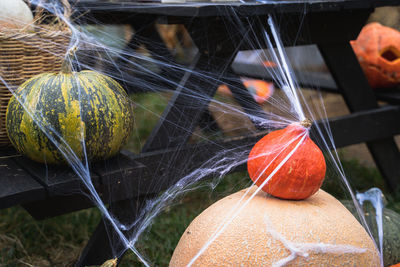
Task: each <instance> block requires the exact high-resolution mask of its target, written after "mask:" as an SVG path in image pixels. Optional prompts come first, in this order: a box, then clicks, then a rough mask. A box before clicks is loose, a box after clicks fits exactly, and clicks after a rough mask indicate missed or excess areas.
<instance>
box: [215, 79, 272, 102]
mask: <svg viewBox="0 0 400 267" xmlns="http://www.w3.org/2000/svg"><path fill="white" fill-rule="evenodd" d="M242 82H243V85H244V86H245V87H246V89H247V90H249V92H250V94H251V95H252V96H253V98H254V100H255V101H256V102H257V103H258V104H264V103H265V102H266V101H267V100H268V98H270V97H271V96H272V94H273V93H274V88H275V87H274V84H273V83H271V82H266V81H263V80H254V79H242ZM218 92H219V93H221V94H223V95H226V96H232V92H231V91H230V89H229V87H228V86H227V85H226V84H221V85H220V86H219V87H218Z"/></svg>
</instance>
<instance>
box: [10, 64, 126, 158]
mask: <svg viewBox="0 0 400 267" xmlns="http://www.w3.org/2000/svg"><path fill="white" fill-rule="evenodd" d="M132 127H133V104H132V103H131V101H130V100H129V98H128V95H127V94H126V92H125V91H124V89H123V88H122V87H121V86H120V85H119V84H118V83H117V82H116V81H115V80H113V79H112V78H110V77H108V76H106V75H103V74H100V73H98V72H95V71H87V70H86V71H81V72H71V71H62V72H60V73H58V74H54V73H44V74H40V75H37V76H35V77H33V78H31V79H29V80H27V81H26V82H25V83H24V84H22V85H21V86H20V87H19V88H18V89H17V91H16V92H15V96H13V97H12V98H11V100H10V102H9V104H8V108H7V113H6V129H7V133H8V136H9V138H10V140H11V143H12V144H13V145H14V147H15V148H16V149H17V150H18V151H19V152H20V153H21V154H23V155H26V156H27V157H29V158H30V159H32V160H35V161H38V162H43V163H51V164H58V163H63V162H66V160H65V156H63V154H62V153H60V151H64V152H67V154H66V157H67V158H69V157H70V156H74V154H75V155H76V156H77V157H78V158H79V159H83V158H84V156H85V155H87V157H88V159H89V160H98V159H105V158H108V157H111V156H113V155H115V154H116V153H117V152H118V151H119V150H120V149H121V147H122V146H123V145H124V144H125V142H126V141H127V139H128V137H129V135H130V133H131V130H132ZM45 133H46V134H45ZM55 144H58V145H57V146H58V147H59V148H61V149H58V148H57V146H56V145H55ZM71 152H72V153H71ZM67 161H68V160H67Z"/></svg>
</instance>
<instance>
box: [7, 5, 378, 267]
mask: <svg viewBox="0 0 400 267" xmlns="http://www.w3.org/2000/svg"><path fill="white" fill-rule="evenodd" d="M33 4H34V5H37V6H40V7H42V8H43V9H44V10H46V12H49V13H52V14H54V15H56V17H58V18H59V20H60V21H61V23H62V24H63V25H66V27H67V28H68V29H69V33H68V34H69V35H70V43H69V44H66V46H68V49H67V50H68V51H67V53H66V55H62V56H63V57H65V61H66V62H69V67H70V68H71V70H72V73H71V74H70V75H71V77H72V78H73V79H78V78H77V77H76V72H78V71H80V70H83V69H89V70H93V71H96V72H99V73H102V74H104V75H106V76H108V77H112V78H115V79H116V80H118V82H119V83H120V84H122V85H123V86H124V87H126V88H125V89H127V90H128V89H129V88H140V89H141V90H142V91H145V92H146V93H147V95H152V96H153V97H154V99H153V100H152V101H150V102H149V103H143V102H141V101H136V100H135V99H137V94H135V92H133V91H130V93H131V95H130V97H131V98H130V99H131V100H130V101H132V102H133V104H134V105H135V107H136V111H138V110H141V111H143V113H141V114H145V115H143V116H148V117H146V118H140V117H136V123H135V125H134V130H133V133H132V138H131V139H130V143H129V144H128V147H140V146H137V145H136V143H140V144H144V143H145V142H146V140H147V138H148V136H149V132H148V130H147V132H146V131H145V130H143V125H146V124H149V123H150V122H149V121H150V118H156V119H159V118H161V116H162V115H161V112H160V111H159V110H158V108H157V105H155V103H154V102H155V101H159V102H160V104H159V105H164V106H165V105H166V103H168V101H169V100H170V99H171V98H173V94H174V92H175V90H180V92H182V94H183V95H185V96H186V97H187V98H188V99H189V100H190V101H188V105H191V108H197V107H198V106H197V105H198V103H200V102H203V101H210V103H209V109H210V110H213V114H212V115H213V117H215V119H216V121H217V122H219V123H221V121H222V123H225V124H229V122H230V121H229V118H236V123H231V125H230V127H228V128H225V129H223V131H221V130H220V131H214V132H213V131H208V132H207V131H206V129H205V128H206V127H198V128H197V129H195V131H194V132H193V133H192V132H191V130H190V129H183V130H185V131H186V132H187V134H188V135H190V136H191V140H189V142H190V143H191V146H192V147H198V148H201V146H202V144H204V143H207V144H211V145H213V146H215V147H218V148H220V149H219V150H218V151H219V152H217V153H214V154H210V155H209V157H208V158H207V159H206V160H204V161H202V162H200V163H198V164H197V165H196V168H192V167H191V166H190V164H189V163H190V160H191V158H190V157H189V158H187V159H180V157H181V155H180V153H181V152H180V151H181V150H182V149H186V148H187V145H186V144H181V145H178V146H177V147H174V148H171V147H169V148H168V149H167V150H166V151H165V154H163V155H162V156H161V157H160V159H161V160H160V162H154V163H152V164H153V165H152V166H150V167H151V168H152V169H153V170H152V171H154V173H155V174H156V175H159V177H157V178H158V179H153V180H151V181H150V182H149V183H151V184H149V188H148V190H149V191H148V193H151V195H152V197H151V198H148V199H147V200H145V201H143V203H142V204H141V205H140V209H136V208H133V207H137V205H136V202H138V201H139V197H135V198H133V199H132V200H130V202H131V204H132V205H131V207H132V210H130V209H129V208H128V209H126V210H124V211H123V213H122V212H117V211H115V210H113V209H112V207H113V204H114V203H115V200H116V199H117V198H118V197H117V196H114V195H113V192H116V191H117V190H122V191H124V193H127V194H128V195H131V194H130V193H131V192H136V189H137V188H136V186H135V185H124V186H123V187H122V188H121V186H120V185H118V184H110V185H107V188H106V190H107V191H109V192H110V194H109V196H107V197H104V196H103V195H102V193H103V192H99V191H97V188H96V187H95V185H94V183H93V180H92V178H93V177H92V176H91V173H92V172H91V171H93V170H92V169H91V168H92V167H91V166H93V165H92V164H91V162H90V159H89V158H88V157H87V153H86V152H87V148H86V140H85V138H86V137H87V136H86V133H85V129H84V128H80V129H77V131H78V130H79V131H80V135H79V136H80V138H81V139H80V144H81V146H82V149H81V150H82V151H84V153H83V157H80V156H79V155H77V154H76V153H75V151H74V150H73V149H72V148H71V144H69V143H68V142H67V141H66V138H65V137H64V136H62V134H61V132H59V131H58V130H57V129H56V128H55V127H53V125H51V124H49V123H48V120H47V119H46V117H45V114H43V113H41V112H40V111H38V110H36V109H35V108H36V107H35V106H34V105H31V104H29V102H28V101H27V99H25V98H24V97H23V94H16V93H15V88H13V87H12V86H10V91H11V92H12V93H13V94H14V96H15V97H16V98H17V101H18V102H19V103H20V104H21V105H23V107H24V109H25V110H26V112H27V113H28V114H29V116H30V117H31V118H32V119H33V120H34V121H35V123H36V125H37V126H38V127H39V128H40V130H41V131H42V132H44V133H45V134H46V136H47V137H48V138H49V139H50V141H51V142H52V143H53V144H54V145H55V146H56V147H57V149H58V150H59V151H60V152H61V153H62V155H63V156H64V158H65V159H66V161H67V162H68V164H69V165H70V167H71V169H72V170H73V171H74V172H75V173H76V175H77V176H78V177H79V178H80V179H81V180H82V183H83V184H84V186H85V190H82V191H84V192H86V191H87V192H89V195H88V197H90V199H91V200H92V201H93V203H94V204H95V205H96V207H97V208H98V209H99V210H100V211H101V213H102V214H103V217H104V220H105V221H106V225H107V226H109V228H108V229H109V230H110V232H109V235H110V243H111V246H112V247H113V248H114V250H115V251H114V256H116V257H120V256H122V255H123V254H124V253H125V252H126V251H127V250H131V251H132V252H133V253H134V254H135V255H136V256H137V257H138V259H139V260H140V262H142V263H143V265H145V266H151V265H153V264H156V263H153V260H154V259H151V258H150V259H149V258H148V257H147V256H146V255H144V252H143V251H141V250H140V249H139V248H138V246H137V244H138V241H140V240H141V239H143V238H145V237H146V235H147V234H148V231H149V229H150V228H151V225H152V223H153V222H154V220H155V218H156V217H157V216H158V215H160V214H161V213H163V212H164V211H165V210H166V209H171V208H172V209H173V206H174V204H177V203H179V201H180V200H181V199H182V198H183V197H185V196H190V194H191V193H192V192H193V191H194V190H196V189H199V188H201V187H208V188H209V191H210V194H212V191H213V189H215V188H216V187H217V186H218V184H219V183H220V182H221V181H223V180H224V179H225V178H227V179H229V175H228V174H229V173H230V172H233V171H235V170H236V169H237V168H239V167H242V166H244V165H245V164H246V162H247V158H248V155H249V151H250V149H251V146H249V145H240V146H237V147H233V148H232V147H224V144H223V143H221V140H223V139H226V138H228V137H232V136H233V137H237V135H238V134H237V133H246V134H257V133H258V130H256V128H257V126H262V127H263V128H265V129H269V130H275V129H280V128H283V127H285V126H287V125H290V124H292V123H299V122H300V121H303V120H305V119H307V118H309V119H312V120H316V119H317V118H319V119H322V121H323V122H326V118H327V115H326V111H325V107H324V103H323V101H322V97H321V96H320V95H318V97H317V100H316V103H314V105H313V106H312V105H311V104H310V103H308V101H307V97H306V96H305V95H304V94H303V92H302V90H300V89H299V85H298V83H297V80H296V77H295V76H294V74H293V73H294V72H293V70H292V68H291V65H290V61H289V60H288V57H287V55H286V52H285V49H284V47H283V44H282V41H281V37H280V32H279V24H277V23H276V22H275V21H274V19H273V17H272V16H268V18H266V21H265V22H266V23H264V24H263V25H266V26H265V27H266V28H265V29H263V34H262V37H261V38H260V37H258V36H259V35H258V34H256V33H255V32H254V31H255V30H254V29H252V28H250V29H248V28H246V26H247V25H248V24H243V22H242V21H241V19H240V15H239V14H236V13H235V11H234V9H232V8H229V7H226V8H225V7H221V12H222V13H224V14H225V15H226V16H224V17H223V18H221V20H222V22H223V23H226V25H227V26H226V27H230V25H232V24H234V25H235V26H237V29H239V30H238V31H237V32H238V33H240V34H242V35H243V36H241V37H243V38H242V39H243V42H244V43H248V44H250V46H252V47H253V48H254V49H263V48H267V49H268V53H264V52H265V51H264V50H261V51H262V52H261V53H257V54H255V55H256V56H257V57H260V61H262V60H265V59H268V60H269V61H273V62H274V64H275V65H276V67H275V68H269V67H267V66H266V70H267V71H269V72H271V75H272V77H273V79H274V83H275V84H276V86H277V87H278V88H280V89H279V92H276V94H275V93H274V94H273V95H272V96H270V97H269V98H268V99H267V100H266V102H265V103H264V104H263V106H262V108H263V109H264V110H265V113H264V114H256V115H255V114H247V113H246V112H245V111H244V109H243V108H242V107H240V106H239V105H238V104H237V103H235V102H234V101H233V100H232V97H231V96H230V95H229V93H228V94H225V95H224V94H222V93H220V92H217V95H216V97H214V98H212V99H209V96H208V95H207V94H206V93H205V90H204V91H202V90H197V87H198V86H199V84H198V83H201V84H202V86H206V87H207V86H208V87H210V88H211V87H215V86H217V85H223V84H225V85H227V86H228V87H229V88H231V89H240V88H236V84H235V83H234V82H230V81H232V79H231V77H230V76H228V75H227V74H224V73H223V72H221V73H220V74H216V73H213V71H207V69H206V70H202V71H199V70H197V69H196V68H194V65H195V63H193V62H196V60H197V59H198V54H197V53H199V52H198V51H197V50H196V47H195V45H194V44H193V41H192V40H191V39H190V37H188V33H187V31H185V30H183V29H182V28H179V27H178V26H171V27H170V29H174V31H172V34H170V33H168V32H162V33H161V34H162V35H163V38H164V40H165V41H166V42H170V43H169V44H170V45H171V46H172V49H170V51H169V52H170V53H171V55H166V54H163V52H165V50H163V52H160V54H154V51H150V49H148V48H147V47H146V45H147V46H150V45H149V42H154V41H152V40H147V39H146V40H144V41H143V40H137V42H138V43H139V42H140V41H142V43H141V44H139V45H135V46H132V44H131V47H128V48H125V46H126V42H127V39H129V38H131V37H133V38H135V36H136V32H135V30H132V29H130V27H129V26H126V25H125V26H123V27H121V28H118V30H116V31H113V30H112V28H110V27H108V25H104V24H101V23H100V22H98V21H92V23H93V24H92V25H91V26H87V25H76V24H75V23H74V21H70V19H69V16H66V14H65V13H64V12H63V11H64V8H63V7H62V5H60V3H58V2H57V1H49V2H45V1H37V2H35V1H33ZM207 4H208V5H212V3H207ZM187 5H190V4H189V3H188V4H187ZM98 8H99V9H101V8H105V6H103V7H102V6H101V5H99V7H98ZM113 27H115V25H114V26H113ZM36 28H40V29H42V30H46V29H47V28H45V27H42V26H41V25H37V26H36ZM47 30H48V29H47ZM228 30H229V29H228ZM268 32H270V33H271V34H269V33H268ZM179 35H181V39H184V38H187V39H186V42H187V44H186V45H185V43H184V42H183V41H182V40H179V38H178V37H179ZM99 36H100V37H99ZM177 36H178V37H177ZM232 38H233V37H232ZM204 42H207V38H205V39H204ZM151 44H152V45H156V46H157V45H159V44H154V43H151ZM237 50H239V47H238V48H237ZM160 51H161V49H160ZM47 52H49V53H53V52H52V51H47ZM179 53H181V54H179ZM182 55H183V56H187V57H191V58H193V61H192V62H191V64H190V63H189V64H188V63H187V62H183V63H179V60H174V57H178V56H182ZM193 55H194V56H193ZM233 56H234V55H232V57H233ZM229 68H230V66H229V65H228V64H225V65H224V66H222V67H221V70H226V69H229ZM209 69H211V68H209ZM165 70H166V71H165ZM182 73H183V74H182ZM2 81H3V83H7V81H6V80H5V79H3V78H2ZM155 81H159V82H160V83H158V82H155ZM197 82H198V83H197ZM77 84H79V83H77ZM85 89H86V88H79V91H80V92H81V93H82V94H84V92H85ZM43 90H45V89H43ZM231 91H232V92H233V91H235V90H231ZM277 91H278V90H277ZM43 93H46V92H43ZM317 94H318V93H317ZM141 96H142V97H143V94H142V95H141ZM248 104H253V102H252V103H248ZM79 108H80V109H81V113H82V112H83V111H82V109H83V106H81V102H80V103H79ZM185 115H186V114H176V116H175V118H174V120H173V121H168V123H169V124H170V125H173V126H176V127H178V128H180V130H182V128H181V126H180V125H179V121H180V120H181V119H183V117H184V116H185ZM136 116H139V115H136ZM226 118H228V119H226ZM237 118H239V119H237ZM139 121H141V122H142V123H143V125H140V123H139ZM254 124H255V125H254ZM320 125H323V127H326V129H324V132H328V134H329V136H328V138H327V137H326V136H323V135H322V132H323V131H322V129H320V128H318V125H316V132H317V133H318V134H319V135H320V136H319V137H320V139H321V142H320V146H321V149H322V150H324V151H326V154H325V157H326V160H327V163H328V165H329V168H331V169H332V171H333V172H334V173H336V174H337V178H335V179H338V180H340V183H341V184H342V185H343V186H344V191H345V193H346V194H347V195H348V196H349V197H350V198H351V199H352V200H353V203H354V205H355V207H356V210H357V212H358V216H359V217H360V218H361V221H362V224H363V225H364V226H365V227H366V229H367V231H368V232H369V230H368V226H367V225H366V223H365V219H364V217H363V213H362V211H361V209H360V207H359V205H358V202H357V201H356V198H355V196H354V193H353V192H352V190H351V188H350V185H349V183H348V181H347V179H346V176H345V174H344V170H343V167H342V166H341V164H340V161H339V156H338V154H337V152H336V150H330V149H329V148H330V147H335V146H334V142H333V138H332V134H331V133H330V131H329V125H328V123H322V124H320ZM223 127H225V125H223ZM143 132H145V133H143ZM169 134H170V136H167V139H169V140H173V139H174V138H176V136H175V135H174V133H169ZM307 135H308V131H305V132H304V133H303V134H302V135H299V136H297V137H296V138H294V139H293V140H291V142H289V143H288V144H285V146H284V147H282V151H283V150H285V149H286V148H287V147H288V146H289V145H290V144H294V146H293V148H292V150H291V151H290V152H289V153H288V154H287V156H286V157H285V158H284V159H283V160H282V161H281V162H279V163H278V164H277V165H276V166H277V167H276V168H275V169H274V170H273V171H272V173H271V174H270V175H269V177H268V178H267V179H266V180H265V181H264V182H263V185H265V184H267V183H268V181H269V180H270V179H271V178H272V177H273V176H274V175H275V173H276V172H278V171H279V169H280V168H281V167H282V166H283V165H284V164H285V163H286V162H287V160H289V159H290V157H291V156H292V155H293V154H294V153H295V152H296V149H297V148H298V147H299V146H300V145H301V144H302V142H303V141H304V139H305V138H306V136H307ZM131 143H135V144H133V145H132V144H131ZM135 145H136V146H135ZM171 149H173V150H172V152H171ZM137 150H139V149H137ZM134 152H136V153H137V152H139V151H134ZM158 152H159V153H162V152H160V151H158ZM149 153H150V152H149ZM146 155H148V154H146ZM191 156H193V158H194V159H196V158H195V155H191ZM136 157H137V159H140V156H137V155H136ZM179 161H187V163H188V164H187V165H185V164H180V165H179V166H178V167H176V166H174V165H173V164H175V163H177V162H179ZM104 164H106V163H104ZM169 164H170V165H169ZM245 176H246V175H245V174H243V180H246V179H248V178H247V177H245ZM132 179H137V177H133V178H132ZM327 179H329V177H328V178H327ZM165 181H173V182H172V183H170V184H167V185H166V183H164V182H165ZM249 181H250V180H249ZM140 182H147V181H140ZM249 184H250V183H249ZM260 188H261V187H258V188H257V189H256V190H255V191H251V190H250V188H249V189H248V190H246V194H245V195H247V194H250V192H251V196H250V197H249V198H248V199H247V200H244V198H242V199H241V200H240V201H238V202H237V204H236V205H235V206H234V207H232V209H231V210H229V211H228V212H227V216H226V220H225V221H224V222H223V224H221V225H219V227H218V229H217V230H216V231H215V233H214V234H213V236H212V237H211V238H210V239H209V240H208V242H207V243H206V244H205V245H204V246H203V248H202V249H201V250H200V251H198V252H197V254H196V256H195V257H193V258H192V259H191V261H190V263H189V266H190V265H192V264H194V263H196V260H197V259H198V257H199V256H200V255H201V254H202V253H203V252H204V251H205V250H206V249H207V248H208V247H209V246H210V244H212V243H213V242H214V241H215V240H216V238H217V237H218V236H219V235H220V234H221V233H223V231H224V230H225V229H226V227H227V226H228V225H229V224H230V223H231V222H232V221H233V220H234V219H235V217H236V216H238V214H240V212H241V211H242V210H243V209H245V208H246V205H247V204H248V203H249V201H250V200H251V199H252V198H253V197H254V196H255V195H256V194H257V192H259V191H260V190H261V189H260ZM240 189H242V188H238V187H236V186H232V187H231V188H229V190H228V191H229V192H228V193H233V192H236V191H238V190H240ZM84 192H82V193H84ZM118 192H121V191H118ZM141 193H144V194H145V193H146V192H141ZM140 201H141V200H140ZM377 208H382V207H381V206H380V207H377ZM121 214H123V215H121ZM377 214H378V212H377ZM379 214H381V213H379ZM265 222H266V227H267V228H268V225H269V224H268V214H266V215H265ZM378 225H379V223H378ZM268 229H269V231H270V232H271V234H272V236H273V237H274V238H276V239H277V240H281V241H282V243H283V244H284V245H285V247H286V248H287V249H288V250H289V251H290V252H291V254H290V256H289V257H288V258H286V259H281V260H280V261H278V262H276V263H275V266H284V265H285V264H287V263H289V262H291V261H292V260H294V259H295V258H296V257H297V256H299V255H300V256H306V254H307V252H309V251H318V252H321V251H322V252H323V251H330V252H332V253H336V254H341V253H342V254H344V253H348V252H356V253H362V252H363V251H364V250H363V249H362V248H356V247H349V246H332V245H329V244H314V243H313V244H301V246H299V245H298V244H294V243H291V242H290V241H288V240H283V239H282V236H281V235H280V233H278V232H276V231H275V230H273V229H270V228H268ZM379 233H380V238H381V237H382V235H381V234H382V233H381V231H380V232H379ZM380 241H381V240H380ZM121 244H122V246H121ZM379 244H380V245H382V242H379ZM381 252H382V247H381Z"/></svg>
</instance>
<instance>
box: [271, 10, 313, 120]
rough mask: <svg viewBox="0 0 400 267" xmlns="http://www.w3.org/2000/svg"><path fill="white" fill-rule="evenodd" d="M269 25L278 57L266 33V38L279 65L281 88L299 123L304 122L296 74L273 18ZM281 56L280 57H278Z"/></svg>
mask: <svg viewBox="0 0 400 267" xmlns="http://www.w3.org/2000/svg"><path fill="white" fill-rule="evenodd" d="M268 25H269V28H270V30H271V33H272V37H273V38H274V42H275V44H276V49H277V51H278V55H276V53H275V49H274V47H273V45H272V43H271V40H270V38H269V35H268V34H267V33H266V32H265V37H266V40H267V44H268V48H269V49H270V51H271V54H272V56H273V57H274V60H275V62H276V63H277V66H278V69H279V71H280V75H281V77H282V80H283V84H282V85H281V88H282V90H283V92H284V93H285V94H286V96H287V98H288V99H289V101H290V103H291V105H292V107H293V109H294V111H295V114H296V115H297V116H298V119H299V121H303V120H305V119H306V117H305V115H304V111H303V108H302V106H301V102H300V99H299V96H298V93H297V85H296V83H295V82H294V81H295V79H294V72H293V70H292V68H291V67H290V65H289V60H288V59H287V57H286V53H285V51H284V50H283V44H282V42H281V39H280V36H279V33H278V32H277V30H276V26H275V23H274V21H273V19H272V17H271V16H269V17H268ZM278 56H279V57H278Z"/></svg>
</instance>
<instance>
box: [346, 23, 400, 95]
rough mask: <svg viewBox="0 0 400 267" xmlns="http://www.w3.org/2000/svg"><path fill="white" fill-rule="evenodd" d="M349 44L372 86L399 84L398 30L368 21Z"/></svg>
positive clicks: (399, 44) (399, 33)
mask: <svg viewBox="0 0 400 267" xmlns="http://www.w3.org/2000/svg"><path fill="white" fill-rule="evenodd" d="M351 45H352V46H353V49H354V52H355V54H356V55H357V57H358V60H359V62H360V65H361V67H362V69H363V70H364V73H365V75H366V77H367V79H368V82H369V84H370V86H371V87H372V88H380V87H381V88H383V87H393V86H395V85H398V84H400V32H399V31H397V30H395V29H392V28H389V27H385V26H382V25H381V24H379V23H376V22H374V23H370V24H368V25H366V26H365V27H364V28H363V29H362V31H361V33H360V35H359V36H358V38H357V40H355V41H352V42H351Z"/></svg>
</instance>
